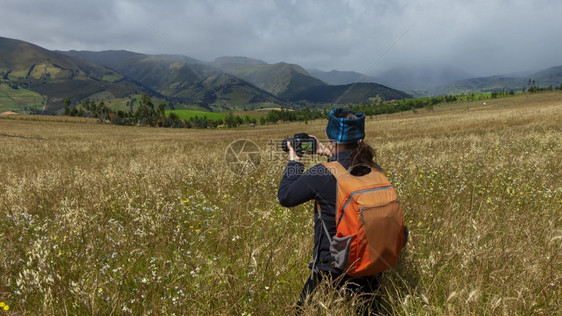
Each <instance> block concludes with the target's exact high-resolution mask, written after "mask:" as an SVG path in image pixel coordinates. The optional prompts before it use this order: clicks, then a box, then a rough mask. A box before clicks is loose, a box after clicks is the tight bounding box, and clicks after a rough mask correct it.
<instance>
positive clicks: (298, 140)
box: [281, 133, 318, 157]
mask: <svg viewBox="0 0 562 316" xmlns="http://www.w3.org/2000/svg"><path fill="white" fill-rule="evenodd" d="M287 142H291V146H293V149H294V150H295V152H296V154H297V155H298V156H299V157H302V155H304V154H314V153H316V149H317V148H318V146H317V144H316V138H314V137H310V136H309V135H308V134H307V133H298V134H295V136H294V137H293V138H285V139H284V140H283V143H281V148H283V151H285V152H288V151H289V147H287Z"/></svg>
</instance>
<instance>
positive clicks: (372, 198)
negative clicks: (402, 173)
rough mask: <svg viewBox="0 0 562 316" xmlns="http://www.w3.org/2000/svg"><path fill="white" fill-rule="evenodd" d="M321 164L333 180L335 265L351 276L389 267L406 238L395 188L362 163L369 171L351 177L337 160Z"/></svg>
mask: <svg viewBox="0 0 562 316" xmlns="http://www.w3.org/2000/svg"><path fill="white" fill-rule="evenodd" d="M324 166H325V167H326V168H328V170H330V172H331V173H332V174H333V175H334V177H335V178H336V181H337V200H336V235H335V236H334V238H332V239H330V252H331V253H332V255H333V257H334V259H335V262H334V265H335V267H337V268H340V269H341V270H342V271H345V273H346V274H347V275H349V276H352V277H364V276H371V275H374V274H376V273H379V272H382V271H385V270H388V269H390V268H391V267H393V266H394V265H395V264H396V263H397V262H398V255H399V253H400V250H401V249H402V247H403V246H404V241H405V238H406V237H405V230H404V223H403V218H402V209H401V208H400V204H399V203H398V199H397V196H396V190H395V189H394V187H393V186H392V184H390V182H389V181H388V179H387V178H386V176H385V175H384V174H383V173H382V172H381V171H379V170H377V169H375V168H371V167H367V166H363V168H365V167H366V168H369V169H370V172H368V173H367V174H364V175H362V176H354V175H352V174H350V173H349V172H348V170H346V169H345V168H344V167H343V166H342V165H341V164H340V163H339V162H337V161H334V162H328V163H324ZM369 169H367V170H369ZM322 225H323V227H324V231H325V233H326V234H327V235H328V238H330V235H329V233H328V229H327V228H326V224H325V223H324V221H322Z"/></svg>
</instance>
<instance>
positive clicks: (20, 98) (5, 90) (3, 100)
mask: <svg viewBox="0 0 562 316" xmlns="http://www.w3.org/2000/svg"><path fill="white" fill-rule="evenodd" d="M42 100H43V97H42V96H41V95H40V94H39V93H36V92H33V91H31V90H27V89H23V88H18V89H13V88H11V87H10V86H9V85H8V84H5V83H0V111H2V112H3V111H9V110H11V111H16V112H21V111H23V108H24V107H26V106H35V105H38V106H39V104H41V102H42Z"/></svg>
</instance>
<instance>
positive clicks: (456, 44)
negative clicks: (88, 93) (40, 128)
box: [0, 0, 562, 75]
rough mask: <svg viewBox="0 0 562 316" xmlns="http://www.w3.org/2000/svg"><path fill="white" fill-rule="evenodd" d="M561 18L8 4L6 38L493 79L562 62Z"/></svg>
mask: <svg viewBox="0 0 562 316" xmlns="http://www.w3.org/2000/svg"><path fill="white" fill-rule="evenodd" d="M561 14H562V1H560V0H525V1H524V0H463V1H459V0H418V1H416V0H348V1H332V0H324V1H319V0H317V1H311V0H302V1H297V0H292V1H288V0H287V1H281V0H256V1H253V0H230V1H229V0H213V1H211V0H209V1H192V0H159V1H152V0H91V1H85V0H0V36H4V37H10V38H16V39H20V40H24V41H28V42H31V43H34V44H37V45H39V46H42V47H45V48H47V49H52V50H71V49H75V50H95V51H98V50H109V49H126V50H131V51H135V52H140V53H150V54H152V53H159V54H160V53H161V54H172V53H177V54H182V55H187V56H190V57H194V58H197V59H201V60H205V61H211V60H214V59H215V58H216V57H220V56H247V57H252V58H257V59H260V60H263V61H265V62H267V63H276V62H281V61H284V62H288V63H296V64H299V65H301V66H303V67H305V68H317V69H320V70H324V71H329V70H332V69H337V70H353V71H357V72H360V73H365V72H367V71H368V70H369V69H371V72H369V75H376V73H378V72H381V71H384V70H387V69H390V68H393V67H401V66H410V65H412V64H414V65H415V64H417V65H425V64H436V63H442V64H448V65H452V66H456V67H459V68H462V69H464V70H466V71H468V72H470V73H472V74H474V75H490V74H504V73H510V72H518V71H525V70H539V69H543V68H548V67H550V66H558V65H562V35H561V34H562V18H561V17H560V15H561ZM412 25H413V27H412ZM410 28H411V29H410ZM408 29H410V30H409V31H408ZM400 38H401V39H400ZM399 39H400V40H399ZM395 43H396V45H395V46H394V47H393V44H395ZM391 47H393V48H392V49H390V48H391ZM389 49H390V51H388V53H387V54H386V55H385V56H384V57H383V58H382V59H381V60H380V62H379V63H377V64H376V65H375V63H376V61H377V60H378V59H380V58H381V57H382V56H383V55H384V54H385V52H386V51H387V50H389Z"/></svg>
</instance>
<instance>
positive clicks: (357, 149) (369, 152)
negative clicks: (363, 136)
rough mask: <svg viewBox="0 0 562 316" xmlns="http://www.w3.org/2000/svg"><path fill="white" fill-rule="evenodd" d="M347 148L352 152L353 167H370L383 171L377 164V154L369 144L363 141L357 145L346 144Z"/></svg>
mask: <svg viewBox="0 0 562 316" xmlns="http://www.w3.org/2000/svg"><path fill="white" fill-rule="evenodd" d="M345 148H346V149H348V150H351V151H352V152H351V165H352V166H355V165H368V166H369V167H372V168H375V169H377V170H382V169H381V167H380V166H379V165H378V164H377V163H376V159H377V153H376V151H375V149H374V148H373V147H371V146H369V144H367V143H365V141H364V140H361V141H359V142H357V143H352V144H346V145H345Z"/></svg>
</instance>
